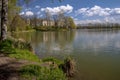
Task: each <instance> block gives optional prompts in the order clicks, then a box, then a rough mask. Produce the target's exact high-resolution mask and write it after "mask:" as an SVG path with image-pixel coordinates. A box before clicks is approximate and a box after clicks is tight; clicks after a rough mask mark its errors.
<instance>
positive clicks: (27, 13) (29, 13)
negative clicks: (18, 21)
mask: <svg viewBox="0 0 120 80" xmlns="http://www.w3.org/2000/svg"><path fill="white" fill-rule="evenodd" d="M19 15H25V16H33V15H34V13H33V12H32V11H26V12H21V13H19Z"/></svg>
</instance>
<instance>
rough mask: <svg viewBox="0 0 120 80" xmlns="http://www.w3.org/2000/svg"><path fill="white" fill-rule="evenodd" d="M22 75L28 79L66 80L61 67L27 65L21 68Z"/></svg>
mask: <svg viewBox="0 0 120 80" xmlns="http://www.w3.org/2000/svg"><path fill="white" fill-rule="evenodd" d="M19 72H20V75H21V76H22V77H23V78H25V79H27V80H33V79H35V80H66V79H67V78H66V77H65V74H64V73H63V72H62V70H60V69H59V68H54V69H51V68H47V67H42V66H39V65H27V66H24V67H22V68H21V69H20V71H19Z"/></svg>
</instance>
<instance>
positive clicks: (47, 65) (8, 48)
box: [0, 39, 67, 80]
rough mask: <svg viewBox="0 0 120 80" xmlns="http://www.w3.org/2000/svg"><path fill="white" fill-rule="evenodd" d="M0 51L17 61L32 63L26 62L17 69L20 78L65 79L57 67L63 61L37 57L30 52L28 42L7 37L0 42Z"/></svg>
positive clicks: (29, 79)
mask: <svg viewBox="0 0 120 80" xmlns="http://www.w3.org/2000/svg"><path fill="white" fill-rule="evenodd" d="M0 53H4V54H5V55H6V56H9V57H11V58H15V59H16V60H18V61H19V60H25V61H28V62H30V63H33V64H26V65H24V66H22V67H21V68H20V69H18V70H19V71H18V73H19V74H20V78H21V79H20V80H23V79H24V80H33V79H35V80H67V78H66V76H65V73H64V72H63V70H62V69H60V68H59V66H60V65H61V64H63V61H60V60H58V59H55V58H52V57H49V58H45V59H43V60H41V59H39V58H38V57H37V56H36V55H35V54H34V53H33V52H31V47H30V44H29V43H27V42H24V41H21V40H15V39H7V40H5V41H3V42H0ZM34 63H35V64H34ZM11 73H12V72H11Z"/></svg>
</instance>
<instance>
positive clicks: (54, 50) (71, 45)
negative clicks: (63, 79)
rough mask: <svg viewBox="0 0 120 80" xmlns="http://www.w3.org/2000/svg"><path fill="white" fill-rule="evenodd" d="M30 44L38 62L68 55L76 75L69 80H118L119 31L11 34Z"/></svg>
mask: <svg viewBox="0 0 120 80" xmlns="http://www.w3.org/2000/svg"><path fill="white" fill-rule="evenodd" d="M14 36H15V37H17V38H23V39H25V40H26V41H29V42H31V43H32V46H33V48H34V50H35V52H36V53H37V55H38V56H39V57H40V58H42V57H46V56H55V57H58V58H63V57H64V56H67V55H72V56H73V57H74V59H75V60H76V64H77V74H76V75H75V77H74V78H73V79H72V80H120V77H119V74H120V69H119V68H120V31H119V30H98V31H97V30H73V31H65V32H64V31H63V32H30V33H17V34H14Z"/></svg>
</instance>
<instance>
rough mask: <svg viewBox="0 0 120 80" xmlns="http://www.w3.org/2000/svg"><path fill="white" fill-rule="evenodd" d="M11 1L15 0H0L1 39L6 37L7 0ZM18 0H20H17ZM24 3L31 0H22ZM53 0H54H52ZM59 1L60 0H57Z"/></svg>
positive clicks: (14, 0)
mask: <svg viewBox="0 0 120 80" xmlns="http://www.w3.org/2000/svg"><path fill="white" fill-rule="evenodd" d="M10 1H12V2H11V3H10V4H9V5H11V4H12V3H16V0H1V34H0V40H1V41H3V40H5V39H6V38H7V25H8V2H10ZM17 1H18V2H19V1H20V0H17ZM23 1H24V2H25V3H26V4H28V3H29V2H30V1H31V0H23ZM52 1H54V0H52ZM59 1H60V2H61V1H62V0H59ZM13 5H14V4H13Z"/></svg>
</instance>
